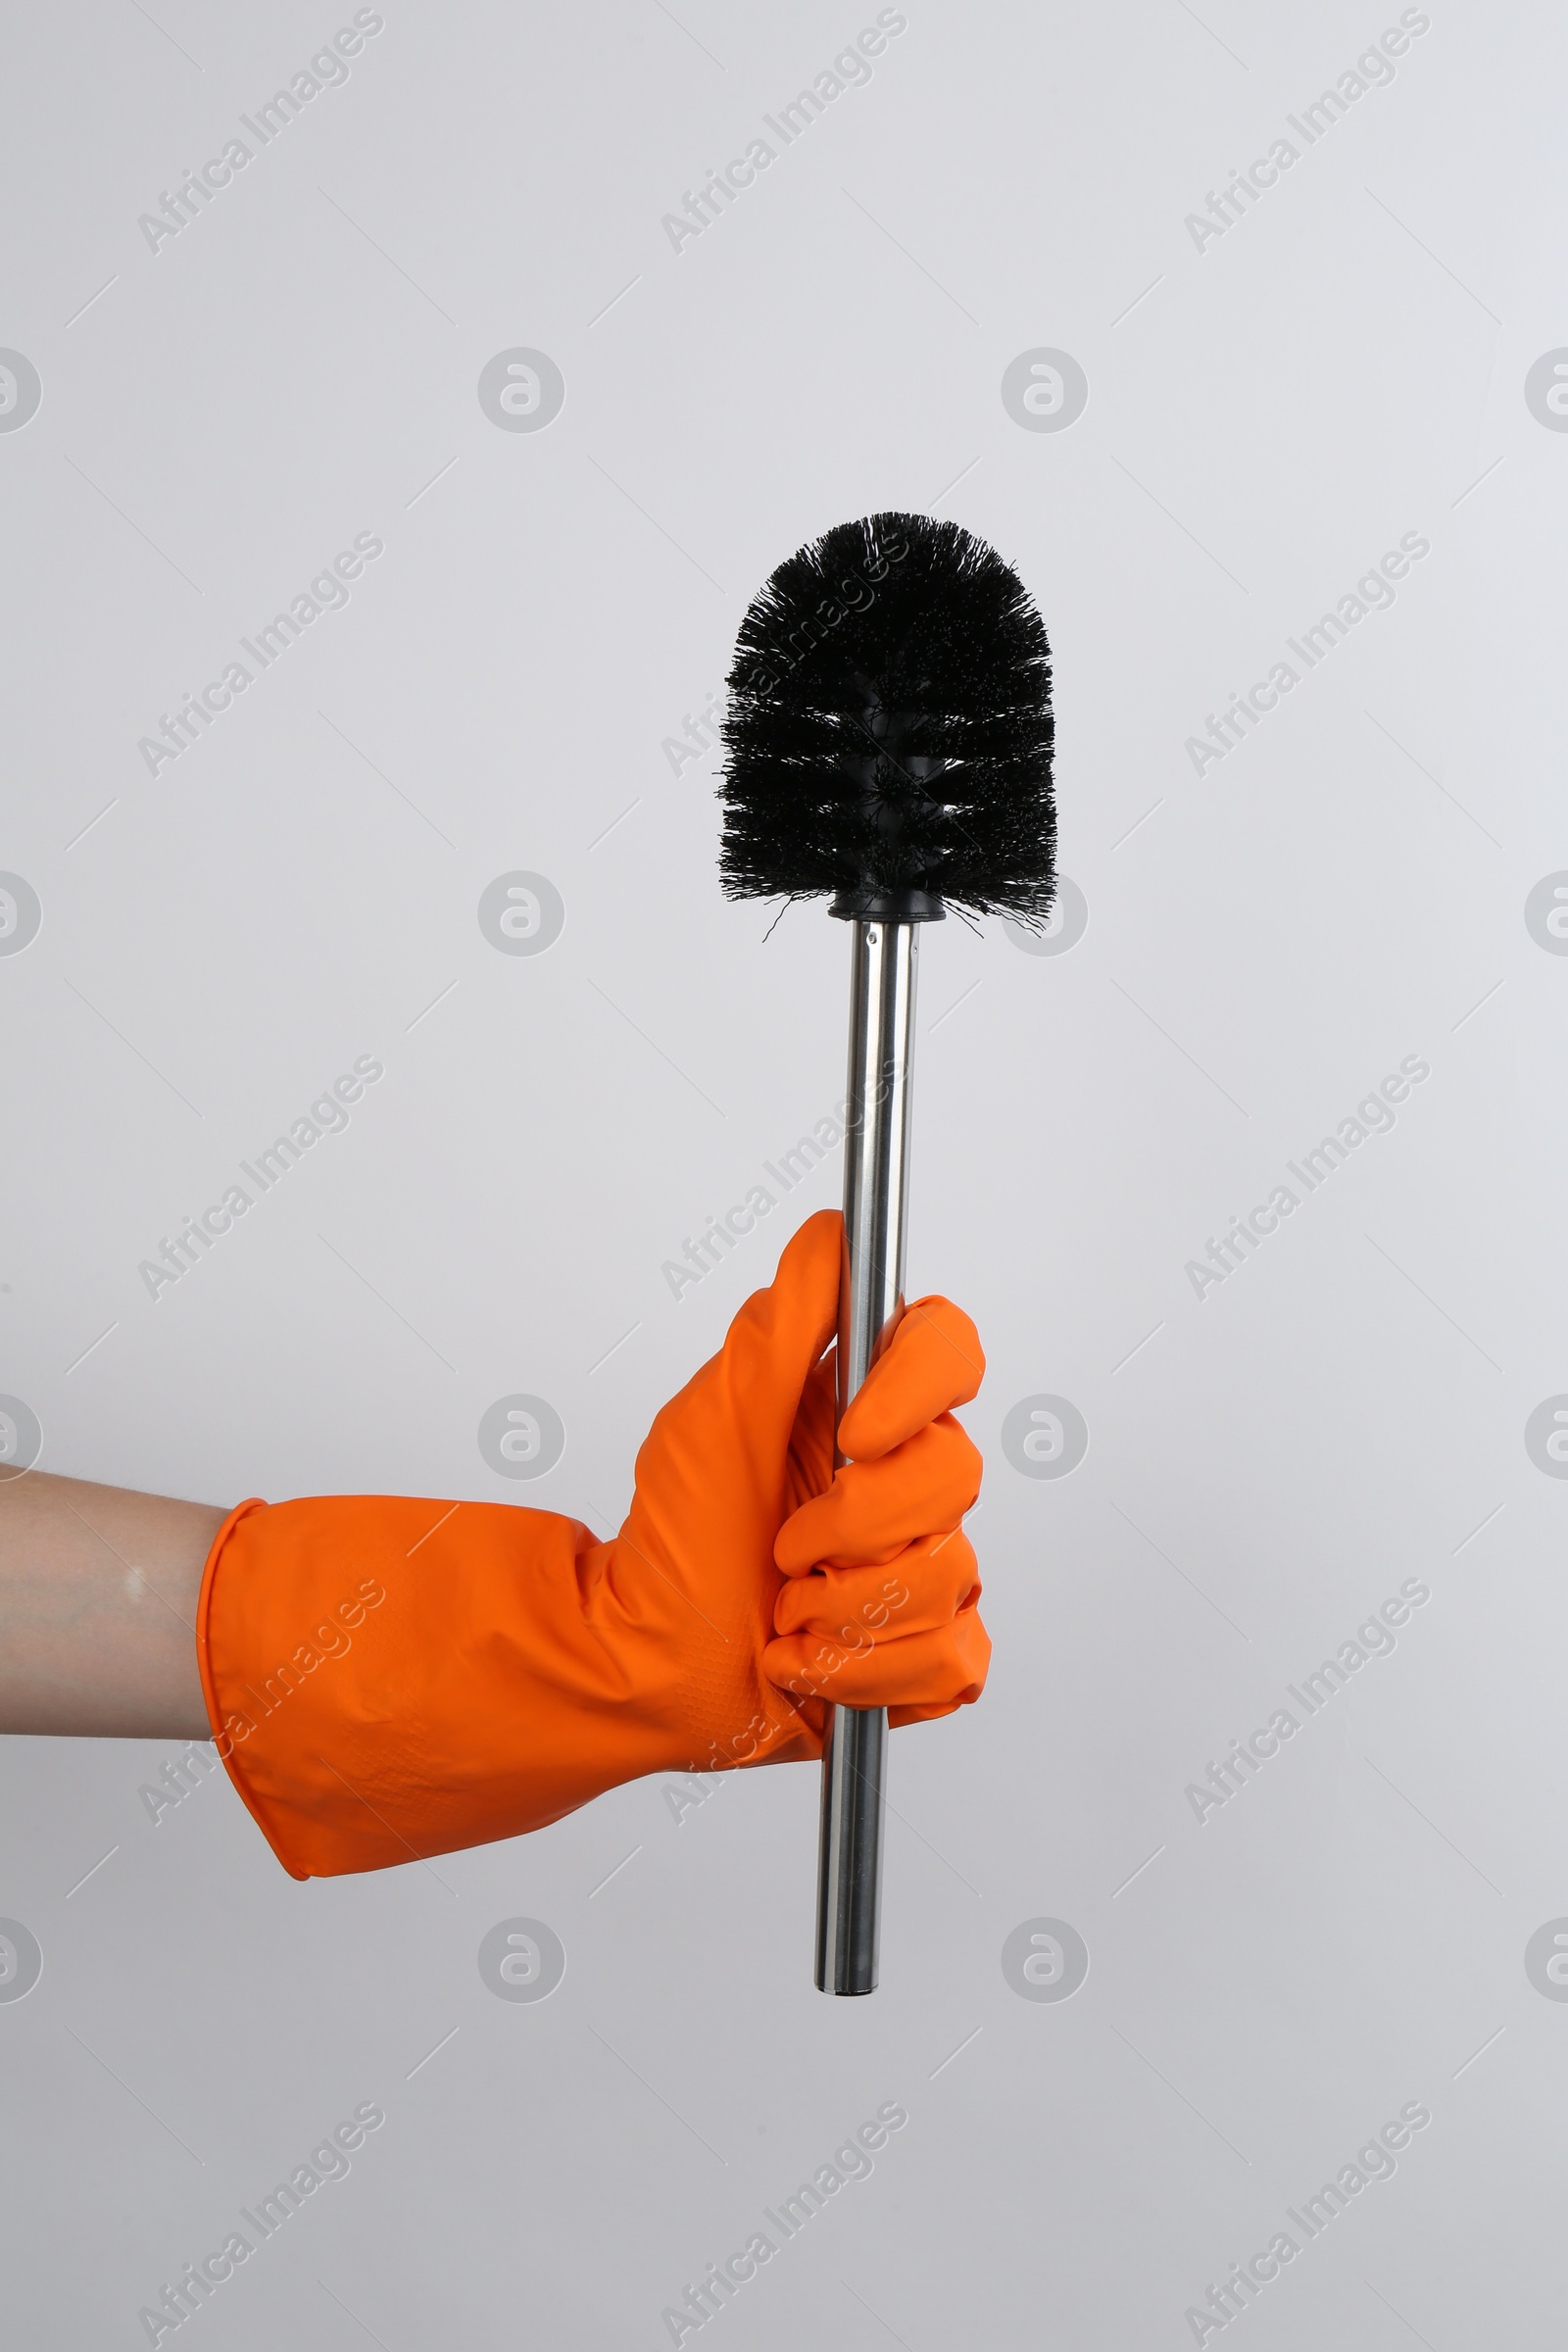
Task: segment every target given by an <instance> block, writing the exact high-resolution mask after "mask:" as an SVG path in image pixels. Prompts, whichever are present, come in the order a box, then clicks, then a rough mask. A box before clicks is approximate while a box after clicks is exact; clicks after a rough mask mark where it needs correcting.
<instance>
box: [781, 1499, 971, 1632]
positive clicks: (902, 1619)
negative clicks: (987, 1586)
mask: <svg viewBox="0 0 1568 2352" xmlns="http://www.w3.org/2000/svg"><path fill="white" fill-rule="evenodd" d="M979 1592H980V1576H979V1569H978V1565H977V1563H976V1560H975V1556H974V1546H973V1544H971V1543H970V1542H969V1539H968V1537H967V1536H966V1535H965V1534H964V1533H963V1531H962V1529H961V1528H960V1529H957V1530H956V1531H955V1532H953V1533H951V1534H949V1535H945V1536H922V1537H921V1538H920V1540H919V1542H918V1543H915V1544H907V1545H906V1547H905V1548H904V1550H903V1551H901V1552H899V1553H898V1554H897V1555H896V1556H895V1557H894V1558H893V1559H892V1560H890V1561H888V1562H887V1563H886V1564H885V1565H883V1566H881V1567H875V1568H823V1569H821V1570H819V1571H818V1572H817V1573H816V1574H814V1575H812V1576H796V1577H790V1578H788V1579H786V1581H785V1582H784V1583H783V1584H782V1585H780V1587H779V1589H778V1596H777V1598H776V1599H775V1601H774V1603H773V1631H774V1633H775V1634H780V1635H786V1634H814V1635H815V1636H816V1637H817V1639H818V1640H820V1641H827V1642H838V1643H839V1644H840V1645H841V1646H842V1647H845V1648H848V1649H852V1650H861V1649H865V1648H868V1647H869V1646H870V1645H871V1643H872V1642H899V1641H903V1640H905V1639H906V1638H907V1636H908V1635H910V1634H926V1633H935V1632H937V1631H938V1630H939V1629H940V1628H941V1627H943V1626H945V1625H951V1624H952V1622H953V1620H954V1618H955V1617H956V1614H957V1612H958V1611H959V1610H960V1609H961V1608H964V1607H966V1606H969V1605H971V1604H972V1603H973V1601H974V1600H975V1599H976V1598H977V1597H978V1595H979Z"/></svg>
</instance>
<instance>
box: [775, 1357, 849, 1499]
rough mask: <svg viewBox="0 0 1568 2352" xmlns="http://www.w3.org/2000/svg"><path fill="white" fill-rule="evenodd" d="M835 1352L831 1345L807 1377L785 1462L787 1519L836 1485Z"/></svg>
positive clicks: (836, 1411)
mask: <svg viewBox="0 0 1568 2352" xmlns="http://www.w3.org/2000/svg"><path fill="white" fill-rule="evenodd" d="M833 1354H834V1351H833V1349H832V1348H829V1349H828V1351H827V1353H826V1355H825V1356H823V1358H822V1360H821V1362H820V1363H819V1364H813V1365H812V1366H811V1369H810V1371H809V1373H808V1374H807V1376H806V1386H805V1388H804V1389H803V1390H802V1392H801V1402H800V1409H799V1411H798V1412H797V1413H796V1416H795V1426H794V1428H793V1429H792V1430H791V1432H790V1443H789V1454H788V1458H787V1460H786V1462H785V1465H784V1501H783V1507H782V1509H781V1511H780V1514H779V1515H780V1517H781V1518H785V1519H787V1518H788V1517H789V1515H790V1513H791V1512H792V1511H797V1510H799V1509H800V1507H801V1504H802V1503H803V1502H806V1501H807V1500H809V1497H810V1496H811V1495H825V1494H826V1493H827V1490H828V1488H829V1487H830V1486H831V1485H832V1484H833V1425H834V1422H835V1420H836V1419H837V1417H838V1406H837V1404H836V1402H835V1400H834V1390H833V1380H834V1369H835V1367H834V1361H833Z"/></svg>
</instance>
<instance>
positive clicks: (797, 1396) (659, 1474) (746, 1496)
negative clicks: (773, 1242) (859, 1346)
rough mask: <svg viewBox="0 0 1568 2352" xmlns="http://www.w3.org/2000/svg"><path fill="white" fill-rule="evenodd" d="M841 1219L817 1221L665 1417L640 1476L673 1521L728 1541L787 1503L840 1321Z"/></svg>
mask: <svg viewBox="0 0 1568 2352" xmlns="http://www.w3.org/2000/svg"><path fill="white" fill-rule="evenodd" d="M842 1222H843V1220H842V1219H841V1217H840V1216H839V1213H838V1211H837V1210H836V1209H821V1210H819V1211H818V1212H817V1214H816V1215H815V1216H813V1217H809V1218H808V1219H807V1221H806V1223H805V1224H804V1225H803V1226H802V1227H801V1229H800V1231H799V1233H797V1234H795V1235H794V1236H793V1238H792V1239H791V1241H790V1242H789V1244H788V1246H787V1247H786V1249H785V1250H784V1252H783V1255H782V1256H781V1257H780V1259H779V1262H778V1271H777V1273H776V1274H775V1276H774V1278H773V1280H772V1282H771V1283H770V1284H769V1285H768V1287H767V1289H766V1290H763V1291H756V1292H754V1293H753V1295H752V1297H751V1298H750V1299H747V1300H746V1303H745V1304H744V1306H742V1307H741V1309H740V1310H739V1312H738V1313H737V1315H736V1316H735V1319H734V1321H733V1322H732V1323H731V1325H730V1327H729V1331H728V1333H727V1334H726V1336H725V1340H724V1345H723V1347H722V1348H720V1349H719V1351H718V1353H717V1355H715V1356H711V1357H710V1359H709V1361H708V1362H707V1363H706V1364H704V1365H703V1366H702V1368H701V1370H700V1371H698V1372H697V1373H695V1374H694V1375H693V1377H692V1378H691V1379H690V1380H689V1381H688V1382H687V1384H686V1386H685V1388H683V1389H682V1390H681V1391H680V1393H679V1395H678V1396H676V1397H671V1399H670V1401H669V1402H668V1403H667V1404H666V1405H664V1406H663V1407H662V1410H661V1411H660V1412H659V1414H658V1415H657V1417H656V1418H655V1421H654V1425H653V1427H652V1429H651V1430H650V1431H649V1434H648V1437H647V1438H646V1440H645V1441H644V1444H643V1446H642V1449H641V1451H640V1452H639V1454H638V1457H637V1482H638V1489H639V1495H642V1496H644V1498H645V1499H646V1500H647V1501H648V1503H649V1504H650V1507H652V1505H653V1503H654V1500H655V1498H656V1497H657V1498H658V1500H659V1502H660V1506H661V1517H662V1522H663V1523H665V1524H666V1525H667V1527H668V1528H669V1529H671V1530H678V1529H679V1528H681V1527H682V1526H702V1525H707V1526H709V1527H711V1528H712V1529H713V1531H714V1534H715V1541H718V1542H721V1543H728V1542H731V1541H734V1540H738V1539H737V1536H736V1531H737V1530H738V1528H739V1527H741V1526H745V1527H746V1528H748V1529H749V1528H751V1527H752V1526H753V1524H754V1523H755V1518H756V1514H757V1510H758V1508H759V1506H760V1507H762V1508H764V1509H766V1510H767V1511H768V1512H769V1514H771V1513H773V1512H775V1511H777V1512H779V1513H782V1511H783V1509H784V1508H785V1503H786V1495H787V1493H788V1482H787V1478H786V1468H785V1465H786V1458H787V1454H788V1450H789V1445H790V1438H791V1433H792V1432H793V1430H794V1427H795V1419H796V1414H797V1411H798V1410H799V1407H800V1402H801V1397H802V1393H803V1391H804V1390H805V1389H806V1387H807V1384H808V1382H809V1378H810V1375H811V1372H812V1369H813V1367H814V1366H815V1364H816V1362H817V1359H818V1358H819V1357H820V1355H821V1354H822V1351H823V1349H824V1348H826V1347H827V1345H828V1342H829V1341H830V1340H831V1339H832V1337H833V1334H834V1331H835V1330H836V1328H837V1325H838V1298H839V1261H840V1256H841V1250H842V1243H841V1238H840V1235H841V1227H842ZM671 1544H672V1547H673V1548H674V1549H675V1550H677V1551H678V1550H679V1548H680V1546H679V1544H678V1542H677V1541H675V1539H674V1538H673V1537H671Z"/></svg>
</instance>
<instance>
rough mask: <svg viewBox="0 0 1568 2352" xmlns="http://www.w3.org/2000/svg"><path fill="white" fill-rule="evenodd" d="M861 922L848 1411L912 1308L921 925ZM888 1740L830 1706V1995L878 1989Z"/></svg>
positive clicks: (825, 1980) (850, 1159)
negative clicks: (908, 1241)
mask: <svg viewBox="0 0 1568 2352" xmlns="http://www.w3.org/2000/svg"><path fill="white" fill-rule="evenodd" d="M850 928H851V931H852V934H853V936H852V939H851V943H850V948H851V957H850V1066H849V1087H848V1098H849V1100H848V1110H847V1116H846V1125H845V1136H844V1270H843V1275H842V1279H841V1283H840V1290H839V1335H838V1410H839V1414H840V1417H841V1418H842V1416H843V1414H844V1411H845V1409H846V1407H847V1406H848V1405H849V1403H850V1400H851V1398H852V1397H854V1396H855V1394H856V1391H857V1390H858V1388H859V1386H860V1384H861V1382H862V1381H863V1380H864V1379H865V1376H866V1374H867V1373H868V1372H869V1370H870V1369H871V1366H872V1365H873V1364H874V1363H875V1361H876V1359H877V1357H878V1355H880V1353H881V1351H882V1349H883V1348H885V1347H886V1345H887V1343H888V1341H889V1340H890V1339H891V1338H892V1336H893V1332H894V1329H895V1327H896V1326H897V1323H898V1320H899V1317H900V1315H901V1314H902V1313H903V1312H904V1250H905V1234H906V1226H907V1212H908V1199H909V1137H910V1125H911V1109H912V1098H911V1093H910V1062H911V1059H912V1055H913V1049H914V989H915V976H916V972H917V968H918V949H919V933H920V926H919V924H918V923H887V922H868V921H855V922H852V924H851V926H850ZM841 1458H842V1457H841ZM887 1737H888V1719H887V1711H886V1709H885V1708H882V1707H875V1708H862V1707H840V1706H834V1707H830V1708H829V1710H828V1734H827V1741H826V1745H825V1746H824V1748H823V1750H822V1828H821V1841H820V1845H819V1847H818V1852H817V1881H816V1985H817V1990H818V1991H819V1992H836V1993H865V1992H874V1991H875V1990H876V1982H877V1943H878V1936H879V1933H880V1929H881V1921H882V1821H883V1771H884V1765H885V1761H886V1755H887Z"/></svg>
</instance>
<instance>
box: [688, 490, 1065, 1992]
mask: <svg viewBox="0 0 1568 2352" xmlns="http://www.w3.org/2000/svg"><path fill="white" fill-rule="evenodd" d="M729 696H730V699H729V708H728V712H727V715H726V719H725V723H724V730H723V733H724V744H725V749H726V752H727V755H728V757H727V760H726V765H725V775H724V783H723V786H722V788H721V795H720V797H721V799H722V801H723V804H724V811H725V821H724V837H723V846H722V850H721V854H720V861H719V871H720V875H721V877H722V881H723V886H724V892H725V895H726V897H729V898H732V899H749V898H783V899H784V900H785V901H786V902H789V901H792V900H795V899H804V898H817V897H822V896H829V907H828V912H829V913H830V914H834V915H837V916H838V917H840V919H841V920H843V921H846V922H848V923H849V924H850V926H851V934H850V1056H849V1087H848V1117H847V1121H846V1133H845V1142H844V1225H843V1250H844V1256H843V1265H842V1270H841V1277H840V1291H839V1315H838V1345H837V1348H836V1352H835V1360H836V1390H837V1395H836V1402H837V1408H838V1413H839V1415H840V1420H839V1427H838V1434H837V1448H836V1460H837V1461H838V1462H839V1463H841V1464H843V1463H847V1462H848V1463H853V1462H854V1460H855V1451H856V1449H855V1444H854V1434H855V1433H854V1431H853V1429H852V1426H851V1423H850V1420H849V1419H848V1417H847V1416H848V1415H849V1413H850V1410H851V1408H852V1406H853V1403H854V1400H855V1398H856V1397H857V1396H858V1394H859V1393H860V1390H861V1387H862V1384H863V1383H864V1382H865V1381H866V1380H867V1379H868V1378H869V1377H871V1376H872V1375H873V1368H874V1367H875V1366H876V1364H877V1363H878V1361H879V1360H880V1359H881V1358H882V1356H883V1354H884V1351H885V1350H887V1349H888V1348H889V1347H890V1344H891V1343H892V1342H893V1340H894V1335H895V1333H896V1332H900V1331H902V1330H903V1329H905V1328H907V1325H906V1322H905V1316H906V1309H905V1303H904V1279H905V1240H906V1232H907V1219H908V1203H909V1146H910V1137H911V1113H912V1097H911V1091H910V1063H911V1058H912V1052H913V1044H914V1006H915V978H916V969H917V963H918V948H919V936H920V925H921V924H922V923H929V922H938V921H940V920H941V919H942V917H943V915H944V913H945V912H946V910H947V908H948V907H953V908H954V909H955V911H960V912H968V913H971V914H992V913H1000V914H1007V915H1011V916H1012V917H1014V918H1015V919H1018V920H1021V921H1023V922H1024V923H1025V924H1027V925H1030V926H1031V927H1034V926H1038V925H1039V924H1040V922H1042V921H1043V919H1044V918H1045V917H1046V916H1047V915H1048V914H1049V913H1050V911H1051V906H1052V900H1053V897H1054V888H1055V865H1054V858H1055V811H1054V799H1053V792H1052V744H1053V725H1052V711H1051V652H1050V647H1049V645H1048V644H1047V641H1046V632H1045V627H1044V625H1043V623H1042V621H1041V618H1040V615H1039V613H1037V612H1036V610H1035V607H1034V605H1033V603H1032V602H1031V600H1030V598H1029V595H1028V592H1027V591H1026V589H1025V588H1024V586H1023V584H1022V582H1021V581H1020V580H1019V578H1018V576H1017V574H1016V572H1014V571H1013V570H1012V569H1011V568H1010V566H1009V565H1008V564H1005V563H1004V561H1003V560H1002V558H1001V557H1000V556H999V555H997V554H996V552H995V551H994V550H993V549H992V548H990V547H988V546H987V545H986V544H985V542H984V541H983V540H980V539H976V538H974V537H972V536H971V535H970V533H969V532H967V531H965V530H963V529H961V528H960V527H959V525H958V524H956V523H954V522H938V521H935V520H933V519H932V518H931V517H930V516H928V515H904V514H883V515H868V516H866V517H865V518H864V519H863V520H861V521H859V522H850V523H842V524H840V525H838V526H837V527H836V528H835V529H833V530H830V531H828V532H827V533H826V534H825V535H824V536H823V537H822V538H820V539H818V540H816V541H814V542H813V543H812V544H811V545H809V546H808V547H804V548H802V549H801V550H800V552H799V553H798V554H797V555H794V556H792V557H790V559H789V561H788V562H787V563H785V564H780V565H779V567H778V569H777V570H776V571H775V572H774V573H773V574H772V576H771V578H770V579H769V580H768V581H767V582H766V584H765V585H764V586H763V587H762V589H761V590H760V592H759V594H758V596H757V597H756V598H755V600H754V601H753V603H752V606H751V609H750V611H749V612H748V613H747V615H746V618H745V620H744V621H743V622H742V624H741V629H740V634H739V637H738V639H737V642H736V652H735V661H734V664H733V667H732V668H731V670H730V675H729ZM841 1475H843V1473H842V1472H841ZM850 1695H851V1694H850V1693H849V1691H847V1689H846V1690H845V1691H844V1694H843V1697H842V1698H839V1699H837V1700H836V1701H835V1703H834V1705H833V1707H832V1709H831V1714H830V1718H829V1722H828V1724H827V1727H826V1736H825V1741H824V1746H823V1756H822V1813H821V1832H820V1844H819V1850H818V1866H817V1910H816V1983H817V1986H818V1989H819V1990H821V1991H823V1992H835V1993H868V1992H871V1991H873V1990H874V1989H875V1986H876V1982H877V1944H878V1935H879V1929H880V1921H881V1895H882V1869H881V1862H882V1821H883V1793H884V1789H883V1783H884V1768H885V1756H886V1742H887V1731H888V1719H887V1715H886V1713H885V1711H884V1710H882V1709H880V1708H877V1707H875V1706H872V1705H870V1704H868V1703H867V1701H866V1700H865V1698H863V1697H858V1699H857V1703H854V1704H851V1703H847V1702H848V1700H849V1698H850Z"/></svg>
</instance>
